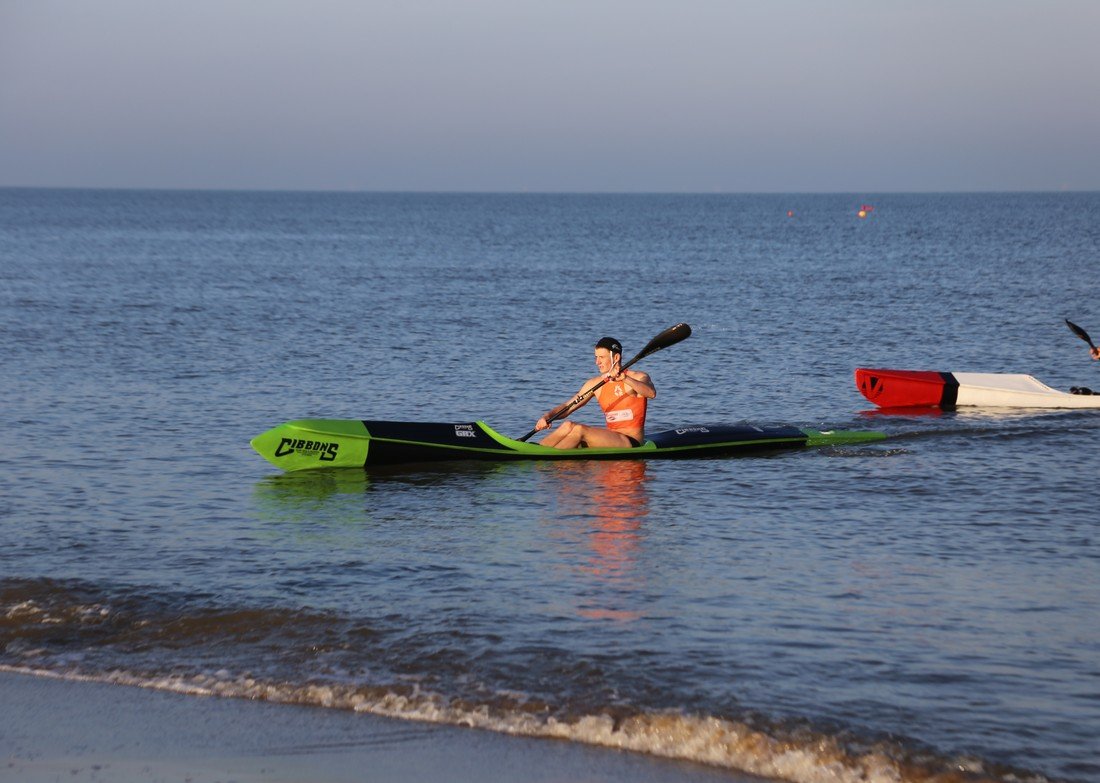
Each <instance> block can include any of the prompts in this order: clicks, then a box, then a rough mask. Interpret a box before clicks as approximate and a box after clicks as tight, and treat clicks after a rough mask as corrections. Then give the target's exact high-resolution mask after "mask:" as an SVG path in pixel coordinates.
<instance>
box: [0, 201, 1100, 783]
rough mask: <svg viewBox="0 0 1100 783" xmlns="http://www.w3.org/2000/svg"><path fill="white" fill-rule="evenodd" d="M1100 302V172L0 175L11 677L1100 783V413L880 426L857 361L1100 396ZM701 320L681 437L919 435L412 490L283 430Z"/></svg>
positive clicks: (661, 397) (437, 414)
mask: <svg viewBox="0 0 1100 783" xmlns="http://www.w3.org/2000/svg"><path fill="white" fill-rule="evenodd" d="M868 202H869V203H871V204H873V205H874V207H875V209H874V211H873V212H872V213H870V215H869V216H868V217H867V218H866V219H860V218H858V217H857V216H856V210H857V209H858V208H859V206H860V205H861V204H863V203H868ZM788 211H792V212H793V215H790V216H789V215H788ZM1098 292H1100V194H1043V195H1039V194H1022V195H878V196H874V195H867V194H859V195H821V196H813V195H790V196H780V195H775V196H770V195H769V196H721V195H714V196H657V195H654V196H643V195H639V196H618V195H593V196H584V195H560V196H559V195H401V194H292V193H202V192H127V191H99V192H97V191H62V190H58V191H45V190H10V189H9V190H0V355H2V356H3V368H4V372H3V376H4V380H3V386H4V393H3V403H2V406H0V409H2V411H3V422H4V426H5V430H6V432H5V438H4V448H3V449H2V450H0V475H2V479H0V486H2V487H3V492H2V494H0V666H2V667H3V668H7V669H14V670H19V671H34V672H49V673H54V674H58V673H60V674H64V675H66V676H82V677H92V678H95V679H104V680H110V681H115V682H118V683H120V684H130V685H140V686H145V687H158V688H171V689H176V690H181V691H185V692H193V693H218V694H221V695H225V696H239V697H251V698H265V699H271V700H276V701H286V702H299V703H309V704H317V705H322V706H331V707H332V708H337V709H357V710H366V711H373V712H378V713H382V714H389V715H396V716H400V717H407V718H415V719H428V720H440V721H447V722H452V723H456V724H468V725H472V726H477V727H483V728H488V729H494V730H498V731H505V732H514V733H524V734H532V735H540V736H554V737H563V738H567V739H570V740H573V741H577V742H590V743H600V744H607V745H611V746H615V747H622V748H629V749H634V750H639V751H644V752H649V753H653V754H660V755H668V756H674V757H681V758H686V759H693V760H697V761H703V762H708V763H713V764H718V765H723V766H727V767H729V768H730V769H733V770H745V771H750V772H756V773H760V774H763V775H768V776H774V777H780V778H784V779H788V780H792V781H798V782H799V783H803V782H809V781H826V780H828V781H857V780H883V781H885V780H891V781H893V780H900V781H919V780H926V779H929V778H932V777H935V776H936V775H945V774H947V775H950V774H956V775H957V776H958V777H950V776H948V777H943V778H936V779H938V780H948V779H951V780H954V779H959V780H963V779H969V776H970V775H972V776H973V777H974V778H975V779H978V778H989V779H994V780H1006V781H1010V780H1011V781H1016V780H1036V781H1041V780H1073V781H1085V780H1100V742H1098V740H1097V737H1098V736H1100V623H1098V622H1097V618H1100V514H1098V513H1097V510H1096V509H1097V507H1098V502H1097V490H1096V476H1097V470H1096V464H1097V463H1096V453H1097V448H1098V446H1100V412H1089V411H1083V412H1049V413H1027V414H1021V413H1015V414H1013V413H1006V412H990V411H984V412H970V413H965V412H963V413H944V414H942V415H939V416H935V415H923V416H922V415H906V416H888V415H878V414H875V413H874V412H872V411H870V410H869V409H870V408H871V406H870V405H869V404H868V403H866V402H865V401H864V400H863V399H862V397H860V395H859V394H858V392H857V391H856V389H855V387H854V384H853V382H852V370H853V368H854V367H856V366H860V365H863V366H893V367H907V368H912V369H934V370H949V371H950V370H954V371H977V372H1028V373H1031V374H1034V375H1036V376H1037V377H1039V378H1040V379H1042V380H1044V381H1046V382H1048V383H1050V384H1051V385H1053V386H1056V387H1062V388H1066V387H1068V386H1070V385H1089V386H1093V387H1094V388H1097V387H1100V363H1094V362H1091V361H1090V360H1089V359H1088V356H1087V352H1086V348H1085V345H1084V343H1082V342H1081V341H1079V340H1078V339H1076V338H1075V337H1074V336H1073V335H1072V334H1070V332H1069V331H1068V330H1067V329H1066V328H1065V326H1064V324H1063V323H1062V319H1063V318H1064V317H1069V318H1070V319H1071V320H1074V321H1076V322H1077V323H1080V324H1081V325H1082V326H1084V327H1085V328H1086V329H1091V330H1092V333H1093V334H1094V335H1095V336H1096V337H1100V296H1098ZM678 321H686V322H688V323H690V324H691V325H692V327H693V329H694V335H693V336H692V338H691V339H690V340H688V341H686V342H684V343H682V344H680V345H677V346H675V347H673V348H671V349H669V350H667V351H664V352H662V353H659V354H656V355H654V356H652V357H649V358H647V359H646V360H644V362H643V363H642V364H639V365H638V366H639V368H640V369H645V370H647V371H648V372H649V373H650V374H651V375H652V377H653V379H654V381H655V383H656V385H657V388H658V390H659V394H658V398H657V400H656V401H655V402H654V404H653V405H652V406H651V408H650V428H651V430H657V429H663V428H666V427H670V426H675V425H679V424H692V423H708V422H715V423H717V422H733V421H738V420H742V419H748V420H751V421H754V422H757V423H787V424H794V425H799V426H811V427H825V428H831V427H843V428H853V429H879V430H883V431H885V432H887V433H889V434H890V435H892V436H894V437H892V438H891V439H890V440H887V441H884V442H882V443H878V444H874V445H872V446H859V447H851V448H840V449H833V450H813V451H805V452H799V453H787V454H778V455H773V456H766V457H759V456H758V457H746V458H737V459H724V460H705V461H695V460H688V461H673V462H653V463H649V464H646V463H641V462H637V463H635V462H624V463H620V462H611V463H592V464H583V463H570V464H502V465H461V464H458V465H452V466H448V467H446V468H442V469H432V470H423V469H407V470H401V471H390V472H386V473H380V474H366V473H364V472H361V471H337V472H328V473H326V472H319V473H316V474H313V475H308V474H307V475H277V474H276V473H275V472H274V470H273V468H272V467H271V466H270V465H268V464H267V463H266V462H264V461H263V460H262V459H260V458H259V457H258V456H257V455H256V454H254V453H252V452H251V451H250V449H249V447H248V441H249V439H250V438H251V437H253V436H254V435H256V434H258V433H259V432H261V431H263V430H266V429H268V428H269V427H271V426H274V425H275V424H278V423H280V422H283V421H286V420H289V419H297V418H309V417H324V418H374V419H404V420H420V421H470V420H473V419H484V420H486V421H487V422H488V423H490V424H491V425H492V426H493V427H494V428H496V429H498V430H499V431H501V432H504V433H508V434H512V435H513V436H517V435H520V434H522V433H524V432H526V431H527V430H528V429H529V428H530V427H531V426H532V425H533V423H534V420H535V418H536V417H537V416H538V415H539V414H540V413H542V412H543V411H545V410H546V409H547V408H548V407H550V406H551V405H552V404H554V403H557V402H560V401H562V400H564V399H565V398H567V397H568V396H570V395H571V394H572V393H573V392H574V391H575V390H576V388H577V387H578V385H579V384H580V382H581V381H582V380H583V379H584V378H586V377H588V376H589V375H591V374H592V373H593V367H592V363H591V345H592V343H593V342H594V341H595V340H596V339H598V338H599V337H601V336H603V335H605V334H608V335H612V336H615V337H617V338H619V339H620V340H621V341H623V343H624V346H625V352H626V354H628V355H633V354H634V353H635V352H636V351H637V350H638V349H639V348H640V347H641V346H642V345H643V344H644V343H645V342H646V341H647V340H648V339H649V338H650V337H652V336H653V335H655V334H657V333H658V332H659V331H661V330H662V329H664V328H665V327H667V326H670V325H672V324H674V323H676V322H678ZM580 418H581V419H582V420H591V421H594V420H595V416H594V411H593V410H588V409H586V410H585V411H584V412H583V413H582V414H580Z"/></svg>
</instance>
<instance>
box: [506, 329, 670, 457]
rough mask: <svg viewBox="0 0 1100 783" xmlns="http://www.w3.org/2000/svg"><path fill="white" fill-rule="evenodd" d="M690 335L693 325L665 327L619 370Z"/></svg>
mask: <svg viewBox="0 0 1100 783" xmlns="http://www.w3.org/2000/svg"><path fill="white" fill-rule="evenodd" d="M688 337H691V327H690V326H688V325H687V324H676V325H675V326H670V327H669V328H668V329H665V330H664V331H663V332H661V333H660V334H659V335H657V336H656V337H654V338H653V339H652V340H650V341H649V342H648V343H646V346H645V348H643V349H642V350H641V351H640V352H639V353H638V355H637V356H635V357H634V358H633V359H631V360H630V361H629V362H627V363H626V364H623V365H620V366H619V372H620V373H623V372H624V371H625V370H626V369H627V368H628V367H630V366H631V365H632V364H634V363H635V362H637V361H639V360H641V359H644V358H645V357H647V356H649V355H650V354H651V353H657V351H659V350H661V349H662V348H668V347H669V346H670V345H676V343H678V342H680V341H681V340H686V339H687V338H688ZM608 380H609V379H607V378H604V379H603V380H602V381H600V382H599V383H597V384H596V385H595V386H593V387H592V388H591V389H589V390H588V391H586V392H585V393H584V394H578V395H577V396H576V397H574V398H573V400H572V401H571V402H570V403H569V404H568V405H567V406H566V407H565V408H563V409H562V410H560V411H558V412H557V413H556V414H554V415H553V416H551V417H550V418H548V419H547V420H546V423H547V424H549V423H550V422H552V421H555V420H557V419H560V418H562V417H563V416H568V415H569V414H570V413H572V412H573V411H575V410H576V409H577V406H578V405H580V404H582V403H583V402H585V401H586V400H588V398H589V397H591V396H592V395H593V394H595V393H596V391H597V390H598V389H599V388H600V387H601V386H603V385H604V384H605V383H607V381H608ZM536 432H538V429H533V430H531V431H530V432H528V433H527V434H526V435H524V436H523V437H522V438H520V440H521V441H525V440H527V439H528V438H530V437H531V436H532V435H534V434H535V433H536Z"/></svg>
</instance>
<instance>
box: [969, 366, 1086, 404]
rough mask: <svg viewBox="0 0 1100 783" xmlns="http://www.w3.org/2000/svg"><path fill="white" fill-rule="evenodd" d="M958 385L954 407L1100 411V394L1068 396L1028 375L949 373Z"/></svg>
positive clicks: (1068, 394)
mask: <svg viewBox="0 0 1100 783" xmlns="http://www.w3.org/2000/svg"><path fill="white" fill-rule="evenodd" d="M951 374H952V375H953V376H955V380H956V381H958V383H959V390H958V396H957V397H956V399H955V404H956V405H966V406H981V407H986V408H1100V394H1093V395H1088V394H1070V393H1068V392H1064V391H1058V390H1057V389H1052V388H1051V387H1049V386H1047V385H1046V384H1045V383H1043V382H1042V381H1040V380H1038V379H1037V378H1035V377H1033V376H1031V375H1010V374H1006V373H983V372H953V373H951Z"/></svg>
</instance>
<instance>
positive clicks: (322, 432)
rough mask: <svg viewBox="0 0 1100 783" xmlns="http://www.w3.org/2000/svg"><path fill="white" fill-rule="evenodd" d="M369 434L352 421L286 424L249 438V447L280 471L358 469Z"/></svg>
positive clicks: (361, 423) (307, 421) (366, 448)
mask: <svg viewBox="0 0 1100 783" xmlns="http://www.w3.org/2000/svg"><path fill="white" fill-rule="evenodd" d="M369 446H370V434H369V433H368V432H367V428H366V427H365V426H364V425H363V422H361V421H355V420H352V419H348V420H344V419H302V420H300V421H288V422H287V423H286V424H280V425H279V426H278V427H275V428H274V429H270V430H268V431H267V432H265V433H263V434H262V435H257V436H256V437H255V438H253V439H252V448H254V449H255V450H256V452H257V453H258V454H259V455H260V456H261V457H263V458H264V459H266V460H267V461H268V462H270V463H271V464H272V465H276V466H278V467H280V468H282V469H283V470H315V469H318V468H361V467H363V464H364V463H365V462H366V461H367V450H368V448H369Z"/></svg>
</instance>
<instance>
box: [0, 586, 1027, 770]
mask: <svg viewBox="0 0 1100 783" xmlns="http://www.w3.org/2000/svg"><path fill="white" fill-rule="evenodd" d="M404 636H405V634H404V633H403V631H402V629H401V628H400V626H399V625H398V626H396V627H390V625H388V624H387V623H385V622H382V621H381V620H377V619H376V620H371V621H367V620H365V619H363V618H355V617H342V616H339V615H334V614H330V613H325V612H317V611H310V610H302V609H298V610H295V609H286V608H280V607H267V608H258V607H239V606H233V607H221V606H213V605H207V604H206V603H204V602H202V601H196V600H194V599H189V598H187V597H186V596H163V595H161V596H158V597H157V598H155V599H154V598H152V597H149V596H147V595H144V594H143V593H142V592H141V591H136V590H130V589H122V590H118V589H115V590H110V591H107V592H105V591H104V590H103V589H102V588H99V587H97V586H94V585H89V584H87V583H80V582H56V581H53V580H8V581H6V582H4V581H0V671H4V672H12V673H21V674H29V675H37V676H46V677H52V678H58V679H66V680H81V681H92V682H103V683H112V684H117V685H126V686H135V687H141V688H147V689H155V690H160V691H170V692H174V693H179V694H187V695H193V696H208V697H209V696H217V697H225V698H237V699H250V700H262V701H268V702H273V703H281V704H298V705H309V706H314V707H323V708H330V709H341V710H350V711H355V712H364V713H371V714H374V715H379V716H385V717H390V718H400V719H405V720H417V721H427V722H432V723H441V724H448V725H453V726H468V727H471V728H476V729H483V730H489V731H495V732H499V733H504V734H512V735H522V736H527V737H545V738H554V739H562V740H568V741H571V742H580V743H585V744H588V745H597V746H603V747H608V748H616V749H620V750H628V751H634V752H640V753H646V754H650V755H653V756H660V757H664V758H669V759H679V760H686V761H692V762H697V763H703V764H709V765H713V766H716V767H722V768H725V769H729V770H731V771H732V770H735V771H739V772H743V773H751V774H754V775H760V776H764V777H770V778H776V779H782V780H787V781H792V783H932V782H933V781H934V782H935V783H975V782H976V781H991V782H993V781H998V782H1001V783H1047V778H1045V777H1043V776H1041V775H1038V774H1034V773H1030V772H1026V771H1022V770H1018V769H1012V768H1009V767H1007V766H1003V765H999V764H996V763H993V762H990V761H988V760H983V759H980V758H977V757H972V756H967V755H957V754H956V755H952V754H945V753H943V752H940V751H936V750H932V749H929V748H925V747H923V746H920V745H919V744H917V743H914V742H913V741H911V740H908V739H906V738H894V737H882V736H876V737H872V738H869V737H867V736H866V734H865V733H861V732H858V731H855V730H852V729H850V728H838V727H835V726H820V725H814V724H812V723H811V722H810V721H808V720H802V719H797V720H792V719H775V718H771V717H768V716H766V715H759V714H753V713H747V712H745V713H737V714H733V713H731V714H725V715H718V714H708V712H707V710H706V709H703V710H696V711H692V710H690V709H688V708H684V709H670V708H658V707H654V706H653V705H652V704H651V703H650V704H646V703H642V702H641V701H639V700H631V699H630V698H627V697H625V696H624V695H623V694H619V695H614V696H613V695H612V694H613V690H612V691H606V690H602V689H601V686H600V684H599V683H598V682H596V681H593V682H592V683H587V682H586V681H584V680H582V679H577V678H579V677H580V676H581V675H574V679H577V682H575V683H573V684H572V685H568V684H566V683H560V682H559V683H558V685H557V687H556V688H555V689H553V690H550V691H547V692H545V693H542V694H541V695H535V694H536V693H537V692H538V687H537V686H536V684H535V682H534V681H528V680H525V679H524V678H523V676H522V673H517V672H516V671H515V667H514V666H513V665H504V664H501V666H500V667H495V666H494V667H492V668H494V671H496V673H495V674H492V673H490V672H489V671H488V670H486V669H481V668H478V667H477V666H476V665H475V664H471V663H470V660H471V659H473V658H477V657H478V656H479V655H480V656H484V655H487V654H491V650H492V649H494V648H495V645H490V646H488V647H484V648H477V647H475V646H476V645H477V644H478V643H479V642H478V640H477V639H476V638H473V637H469V638H465V637H464V638H462V639H455V638H450V637H449V642H451V643H457V647H455V646H448V647H446V649H447V653H446V656H447V657H446V660H440V659H439V656H440V655H441V654H443V653H442V652H441V650H442V649H443V648H442V647H441V646H440V645H439V640H436V639H427V640H421V641H418V642H416V643H415V644H412V643H410V642H409V641H408V640H407V639H404V640H403V638H402V637H404ZM395 661H401V664H400V665H395V664H394V662H395ZM512 664H515V661H512ZM584 668H585V660H584V659H580V660H578V661H574V662H573V664H570V665H569V666H567V667H566V669H570V670H572V669H576V670H578V671H579V670H581V669H584ZM506 671H510V672H511V674H507V675H505V674H501V672H506ZM441 672H444V673H445V674H446V676H444V674H441ZM553 679H554V680H555V681H557V679H558V678H557V676H555V677H554V678H553ZM669 701H675V700H673V699H671V698H670V699H669Z"/></svg>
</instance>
